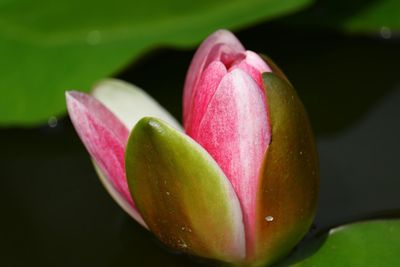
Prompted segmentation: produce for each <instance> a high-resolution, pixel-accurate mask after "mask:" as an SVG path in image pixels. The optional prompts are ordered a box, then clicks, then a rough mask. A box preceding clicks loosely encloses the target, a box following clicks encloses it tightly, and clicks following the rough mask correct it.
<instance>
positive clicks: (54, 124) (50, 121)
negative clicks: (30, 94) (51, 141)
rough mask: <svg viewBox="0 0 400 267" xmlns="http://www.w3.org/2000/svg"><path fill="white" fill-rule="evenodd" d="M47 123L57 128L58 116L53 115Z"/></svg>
mask: <svg viewBox="0 0 400 267" xmlns="http://www.w3.org/2000/svg"><path fill="white" fill-rule="evenodd" d="M47 124H48V125H49V127H50V128H55V127H57V124H58V120H57V118H56V117H54V116H51V117H50V118H49V120H48V121H47Z"/></svg>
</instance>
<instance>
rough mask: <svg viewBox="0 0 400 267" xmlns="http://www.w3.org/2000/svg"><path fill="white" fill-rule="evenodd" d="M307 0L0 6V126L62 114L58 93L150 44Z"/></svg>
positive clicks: (191, 37)
mask: <svg viewBox="0 0 400 267" xmlns="http://www.w3.org/2000/svg"><path fill="white" fill-rule="evenodd" d="M310 2H312V0H220V1H214V0H208V1H186V0H185V1H184V0H174V1H164V0H153V1H150V0H149V1H128V0H114V1H95V0H89V1H78V0H61V1H51V0H40V1H33V0H18V1H17V0H2V1H0V58H1V63H0V124H2V125H31V124H35V123H40V122H43V121H46V120H47V119H48V118H49V117H50V116H53V115H58V114H60V113H62V112H64V110H65V103H64V102H65V101H64V91H65V90H68V89H79V90H89V87H90V86H91V85H92V84H93V82H95V81H97V80H99V79H101V78H104V77H106V76H110V75H113V74H114V73H116V72H117V71H119V70H121V69H122V68H123V67H124V66H126V65H127V64H128V63H129V62H131V61H132V60H134V59H136V58H137V57H138V56H139V54H140V53H142V52H144V51H146V50H148V49H150V48H152V47H154V46H159V45H174V46H179V47H187V46H190V45H194V44H195V43H197V42H199V41H200V40H201V39H203V38H204V37H205V36H207V35H208V34H210V33H211V32H212V31H214V30H216V29H217V28H231V29H236V28H240V27H243V26H245V25H249V24H252V23H256V22H259V21H261V20H265V19H268V18H269V19H270V18H274V17H276V16H278V15H283V14H287V13H289V12H293V11H295V10H297V9H299V8H301V7H303V6H305V5H306V4H309V3H310ZM170 63H171V62H165V67H166V68H168V67H169V66H170ZM184 75H185V74H184V73H182V80H183V77H184Z"/></svg>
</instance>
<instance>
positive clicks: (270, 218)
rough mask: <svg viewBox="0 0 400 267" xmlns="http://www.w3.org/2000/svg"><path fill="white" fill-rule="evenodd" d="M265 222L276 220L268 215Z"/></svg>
mask: <svg viewBox="0 0 400 267" xmlns="http://www.w3.org/2000/svg"><path fill="white" fill-rule="evenodd" d="M265 220H266V221H267V222H272V221H273V220H274V217H272V216H271V215H268V216H267V217H265Z"/></svg>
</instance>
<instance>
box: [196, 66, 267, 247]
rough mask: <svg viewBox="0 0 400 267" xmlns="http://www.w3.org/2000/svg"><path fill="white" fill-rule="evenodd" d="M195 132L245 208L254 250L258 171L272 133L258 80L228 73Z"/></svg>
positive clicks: (239, 72)
mask: <svg viewBox="0 0 400 267" xmlns="http://www.w3.org/2000/svg"><path fill="white" fill-rule="evenodd" d="M194 135H195V136H194V139H195V140H196V141H197V142H198V143H199V144H200V145H202V146H203V147H204V148H205V149H206V150H207V151H208V152H209V153H210V155H211V156H212V157H213V158H214V159H215V160H216V162H217V163H218V165H219V166H220V167H221V168H222V170H223V171H224V173H225V174H226V176H227V177H228V179H229V180H230V181H231V183H232V185H233V187H234V189H235V191H236V193H237V195H238V198H239V200H240V202H241V205H242V209H243V217H244V223H245V228H246V244H247V250H253V246H254V232H255V219H256V218H255V211H256V210H255V209H256V192H257V186H258V180H259V175H258V174H259V169H260V166H261V162H262V160H263V158H264V154H265V151H266V149H267V147H268V144H269V141H270V136H271V129H270V127H269V122H268V114H267V107H266V103H265V97H264V94H263V93H262V91H261V89H260V88H259V86H258V85H257V83H256V82H255V81H254V80H253V79H252V78H251V77H250V76H249V75H248V74H246V73H245V72H244V71H242V70H240V69H235V70H233V71H232V72H230V73H228V74H227V75H225V77H224V78H223V80H222V81H221V83H220V85H219V87H218V89H217V91H216V92H215V94H214V96H213V98H212V99H211V101H210V103H209V105H208V108H207V110H206V113H205V115H204V117H203V119H202V121H201V122H200V125H199V126H198V132H197V134H196V133H195V134H194Z"/></svg>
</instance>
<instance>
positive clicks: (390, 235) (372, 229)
mask: <svg viewBox="0 0 400 267" xmlns="http://www.w3.org/2000/svg"><path fill="white" fill-rule="evenodd" d="M399 255H400V220H377V221H365V222H359V223H353V224H348V225H345V226H341V227H337V228H334V229H332V230H330V231H329V233H328V234H327V235H324V236H322V237H320V238H319V239H318V240H316V241H315V242H313V243H312V244H311V245H309V246H308V247H306V248H303V249H301V250H299V251H297V252H296V253H295V255H294V256H293V258H292V259H291V260H290V261H291V262H296V261H297V262H296V263H292V264H283V266H293V267H311V266H329V267H347V266H349V267H365V266H379V267H393V266H400V257H399Z"/></svg>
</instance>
